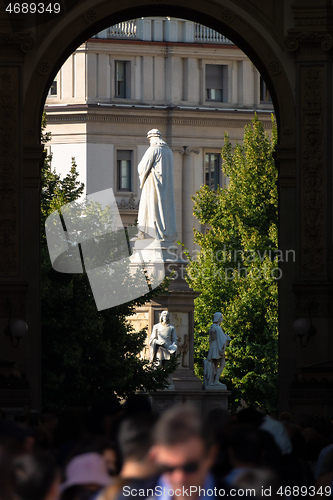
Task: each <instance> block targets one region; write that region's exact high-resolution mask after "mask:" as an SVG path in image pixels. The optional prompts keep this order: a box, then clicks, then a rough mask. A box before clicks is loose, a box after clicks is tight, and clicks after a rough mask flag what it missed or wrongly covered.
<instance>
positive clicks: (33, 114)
mask: <svg viewBox="0 0 333 500" xmlns="http://www.w3.org/2000/svg"><path fill="white" fill-rule="evenodd" d="M119 5H121V8H120V7H119ZM230 5H231V3H230V2H229V1H227V0H224V1H220V2H215V3H212V2H211V1H208V0H200V1H193V0H192V1H191V0H180V1H178V0H177V1H176V0H173V1H164V2H162V1H159V0H157V1H155V2H144V1H140V2H138V1H136V0H124V1H123V2H121V4H119V3H118V2H117V4H116V3H115V2H106V1H104V2H100V3H99V4H98V5H96V4H95V2H94V1H93V0H90V1H88V2H85V9H83V8H82V6H79V7H75V8H74V9H72V10H70V11H69V12H68V13H66V14H64V15H63V16H62V17H61V20H59V21H57V20H55V21H53V23H52V27H51V29H48V31H47V32H44V33H42V30H39V33H38V35H39V40H38V41H37V44H38V45H37V46H36V52H37V54H35V57H34V61H33V64H31V65H29V66H26V67H25V73H27V72H29V75H27V74H25V76H26V78H25V81H26V82H29V83H28V87H27V92H26V94H25V95H26V98H25V102H24V117H25V120H24V142H25V144H26V146H28V147H29V146H32V144H33V143H34V144H35V145H36V140H37V141H39V135H40V134H39V127H40V120H41V114H42V111H43V107H44V103H45V99H46V95H47V91H48V88H49V87H50V84H51V82H52V80H53V78H54V76H55V74H56V73H57V72H58V70H59V69H60V67H61V65H62V64H63V63H64V61H65V60H66V59H67V58H68V57H69V56H70V54H71V53H72V52H73V51H74V50H75V49H76V48H77V47H78V46H79V45H80V44H81V43H83V42H84V41H85V40H87V39H88V38H89V37H91V36H92V35H94V34H95V33H97V32H98V31H100V30H102V29H105V28H106V27H108V26H110V25H112V24H115V23H118V22H120V21H124V20H128V19H133V18H136V17H144V16H155V15H156V16H166V15H171V16H173V17H180V18H185V19H189V20H193V21H196V22H200V23H201V24H205V25H207V26H209V27H211V28H213V29H215V30H216V31H219V32H221V33H223V34H224V35H225V36H227V37H229V38H230V39H231V40H232V41H233V42H234V43H236V44H237V45H238V46H239V47H240V48H241V49H242V50H243V51H244V52H245V53H246V55H247V56H248V57H249V58H250V59H251V60H252V61H253V63H254V64H255V65H256V67H257V68H258V70H259V71H260V73H261V74H262V75H263V77H264V79H265V80H266V82H267V84H268V87H269V89H270V92H271V95H272V99H273V103H274V109H275V113H276V116H277V122H278V131H279V144H280V145H281V144H284V145H287V144H290V145H291V144H292V142H293V139H294V137H295V99H294V95H293V92H292V88H293V81H292V80H293V78H294V66H293V61H292V58H291V57H290V55H289V54H286V53H285V52H284V51H283V48H281V47H282V46H283V40H281V43H280V45H279V44H278V43H277V42H276V40H275V39H274V38H273V36H272V34H271V33H269V31H268V29H266V28H265V26H263V25H262V24H260V22H259V21H258V20H256V19H254V18H253V16H252V15H251V14H249V13H248V12H246V11H245V10H244V9H243V8H240V7H239V6H237V5H235V4H232V5H231V7H230ZM31 55H32V54H31ZM36 55H37V57H36ZM290 80H291V81H290ZM286 130H288V133H287V134H284V131H286Z"/></svg>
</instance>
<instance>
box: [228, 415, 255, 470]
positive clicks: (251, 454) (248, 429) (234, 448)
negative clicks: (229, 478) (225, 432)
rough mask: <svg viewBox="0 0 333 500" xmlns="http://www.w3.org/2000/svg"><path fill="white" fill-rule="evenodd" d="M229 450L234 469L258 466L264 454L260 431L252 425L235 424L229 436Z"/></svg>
mask: <svg viewBox="0 0 333 500" xmlns="http://www.w3.org/2000/svg"><path fill="white" fill-rule="evenodd" d="M228 449H229V458H230V462H231V464H232V465H233V467H244V466H246V467H254V466H258V465H259V464H260V463H261V460H262V458H263V454H264V441H263V437H262V435H261V432H260V430H259V429H258V428H257V427H256V426H254V425H251V424H235V425H234V426H233V428H232V430H231V433H230V436H229V448H228Z"/></svg>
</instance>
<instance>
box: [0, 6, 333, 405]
mask: <svg viewBox="0 0 333 500" xmlns="http://www.w3.org/2000/svg"><path fill="white" fill-rule="evenodd" d="M62 3H63V6H64V11H65V12H64V13H63V14H62V15H61V17H59V18H57V17H56V16H54V17H53V19H52V21H50V22H49V23H47V24H43V25H42V24H41V25H39V26H37V27H36V28H31V29H30V30H28V31H24V32H20V31H19V30H18V32H17V33H15V32H14V31H13V27H15V22H14V21H12V23H11V25H10V24H9V23H8V30H9V33H10V35H9V36H7V35H6V36H3V37H2V38H1V39H0V42H1V43H2V44H3V45H7V46H8V45H10V47H11V52H10V53H9V54H8V56H7V58H6V57H4V59H3V67H2V69H1V70H0V78H1V79H0V81H1V82H2V83H1V86H0V97H1V98H2V99H9V98H10V100H11V101H10V102H11V105H12V107H13V113H12V116H11V117H9V118H8V120H9V124H10V126H9V127H8V128H7V130H6V133H7V136H8V134H9V136H10V139H9V140H10V143H11V144H12V149H13V150H15V151H18V152H19V153H17V154H13V155H11V157H10V159H11V162H12V165H13V167H12V168H13V171H15V172H16V174H17V175H16V177H15V179H14V178H13V179H12V180H11V182H12V186H13V190H12V191H11V194H12V198H11V203H12V204H13V207H15V214H16V220H17V230H16V233H15V238H14V239H13V237H12V236H11V237H10V241H12V240H13V241H12V243H11V249H12V250H11V251H9V250H6V252H7V253H5V254H4V258H5V261H4V262H5V263H4V265H3V273H2V274H3V278H2V282H3V293H2V295H3V297H5V294H6V293H7V294H8V287H9V286H12V291H11V294H12V296H13V297H14V298H15V300H16V301H17V303H18V304H19V305H18V311H19V310H21V314H24V315H25V317H26V320H27V322H28V323H29V325H30V327H32V331H33V333H32V334H31V339H30V343H28V342H27V343H26V346H25V352H24V354H22V356H23V358H25V360H26V363H27V367H28V375H29V379H30V382H31V386H32V390H33V406H34V407H38V404H39V367H38V364H36V362H35V361H34V360H36V359H40V349H39V344H40V334H39V285H38V268H39V259H38V249H39V231H38V227H37V224H36V220H38V213H39V193H38V182H39V166H40V161H41V155H42V150H41V147H40V145H39V134H40V131H39V127H40V117H41V112H42V107H43V105H44V101H45V97H46V93H47V89H48V87H49V85H50V83H51V81H52V78H53V76H54V75H55V73H56V72H57V70H58V69H59V67H60V65H61V64H62V62H63V61H64V60H65V59H66V58H67V57H68V56H69V54H70V53H71V52H73V50H74V49H75V48H76V47H77V46H78V45H79V44H80V43H82V42H83V41H84V40H85V39H87V38H88V37H89V36H91V35H92V34H94V33H96V32H97V31H99V30H101V29H103V28H105V27H106V26H107V25H111V24H114V23H116V22H119V21H121V20H126V19H130V18H134V17H140V16H144V15H172V16H175V17H182V18H187V19H191V20H194V21H196V20H197V21H199V22H200V23H204V24H206V25H208V26H210V27H212V28H214V29H215V30H217V31H220V32H223V34H225V35H226V36H227V37H229V38H230V39H231V40H233V41H234V42H235V43H236V44H237V45H238V46H239V47H240V48H241V49H242V50H243V51H244V52H245V53H246V54H247V55H248V56H249V57H250V58H251V59H252V61H253V62H254V63H255V64H256V66H257V68H258V69H259V71H260V72H261V73H262V74H263V76H264V78H265V80H266V81H267V83H268V84H269V87H270V91H271V93H272V96H273V101H274V106H275V111H276V114H277V119H278V129H279V139H278V148H277V163H278V167H279V189H280V249H281V250H282V252H285V251H286V250H288V249H295V250H296V255H297V259H298V260H297V262H282V263H281V269H282V271H283V279H282V280H281V282H280V390H279V394H280V409H288V408H289V403H288V390H289V387H290V385H291V383H292V380H293V378H294V375H295V371H296V368H297V366H301V365H302V363H303V364H304V363H307V362H309V360H311V359H312V358H311V355H312V354H311V348H310V350H309V349H308V348H307V349H305V350H303V351H302V350H300V349H299V347H298V345H297V344H296V342H295V339H294V336H293V333H292V330H291V325H292V322H293V320H294V319H295V315H296V314H299V315H302V314H303V315H305V314H306V310H307V307H308V302H309V300H310V299H309V297H310V296H311V297H312V298H311V301H312V302H311V303H313V296H316V297H317V299H318V298H319V297H321V296H323V295H324V296H325V307H324V310H321V311H320V310H317V312H316V311H314V312H313V315H314V316H315V315H317V316H318V317H320V324H321V325H322V327H323V329H324V330H325V331H326V332H328V326H329V320H328V309H329V304H328V302H327V300H326V299H327V297H328V296H329V292H330V289H331V282H330V279H331V276H330V274H329V273H330V272H331V271H330V269H331V268H330V262H329V253H328V252H327V248H328V244H329V248H331V246H330V241H331V232H332V230H331V229H330V217H326V216H325V215H324V212H325V210H326V211H329V210H330V208H331V198H332V197H331V192H330V191H329V190H328V189H327V190H326V191H325V189H324V185H325V182H326V181H327V180H329V178H330V177H329V174H328V172H327V171H325V169H324V166H323V162H324V161H327V164H329V165H330V160H331V152H330V151H329V149H328V147H327V145H328V144H329V141H328V138H329V132H330V131H331V129H332V126H331V124H330V122H329V119H328V115H327V114H325V106H324V104H326V108H327V106H330V105H331V99H330V97H329V96H330V92H331V87H330V85H331V83H330V78H329V64H331V63H330V62H329V53H330V50H331V46H332V37H331V35H330V33H328V32H326V31H325V27H324V25H325V19H326V16H328V15H329V12H328V11H327V12H326V10H321V11H320V8H319V7H320V6H319V5H318V6H317V7H312V8H309V7H308V8H303V6H302V3H303V2H302V0H298V2H296V4H297V5H296V6H294V12H292V3H294V2H292V0H288V1H287V2H285V6H284V10H282V8H281V2H280V1H279V0H274V1H273V2H270V3H269V5H268V2H266V4H267V5H266V4H265V5H264V4H263V2H261V1H260V0H251V1H248V0H238V1H237V2H236V1H235V2H231V1H230V0H217V1H216V2H214V3H213V2H211V1H208V0H194V1H193V0H180V1H179V0H177V1H176V0H150V1H149V0H148V1H144V0H142V1H140V2H138V1H136V0H124V1H123V2H122V3H121V6H119V4H118V3H117V4H116V3H114V2H109V1H106V0H105V1H100V2H95V0H89V1H87V2H85V3H84V5H75V2H73V1H70V0H68V1H66V2H65V1H64V2H62ZM319 3H320V4H321V3H323V4H324V3H325V1H324V0H321V2H319ZM316 8H317V10H318V12H317V11H316V12H317V14H316V15H315V18H316V19H317V21H316V23H315V24H314V25H313V26H312V25H311V22H312V21H311V19H312V18H313V15H314V10H316ZM311 16H312V17H311ZM319 18H320V21H319V22H318V19H319ZM18 22H19V21H18ZM313 23H314V21H313ZM318 24H319V25H320V28H317V27H316V26H318ZM288 29H289V30H288ZM302 33H303V34H302ZM304 33H305V34H304ZM298 59H299V62H298ZM6 65H7V66H6ZM324 84H325V85H324ZM318 95H319V100H320V99H321V102H320V103H318ZM311 113H312V115H311ZM313 113H315V115H316V134H315V135H313V134H312V135H311V134H310V132H309V125H310V119H311V116H312V117H313V116H314V115H313ZM7 116H8V115H7ZM324 126H325V127H326V129H325V132H324ZM5 127H6V124H5V119H4V117H3V119H2V132H3V137H4V133H5ZM326 130H327V131H326ZM319 136H320V137H321V139H320V138H319V139H318V137H319ZM7 142H8V141H7ZM0 144H2V152H3V153H4V152H5V141H4V140H2V142H0ZM296 145H297V147H296ZM313 147H315V148H317V150H318V151H317V153H316V158H317V160H316V159H315V158H314V159H313V156H311V155H312V150H311V148H312V149H313ZM318 155H319V156H318ZM309 158H312V159H313V161H312V162H311V161H310V160H309ZM313 165H314V166H313ZM301 167H302V168H303V170H301ZM302 172H303V173H302ZM311 179H312V181H313V182H314V185H315V196H314V197H312V199H311V200H312V201H311V202H310V203H309V202H307V201H306V198H307V194H308V193H309V186H310V184H311V182H312V181H311ZM309 183H310V184H309ZM18 193H19V197H18ZM321 195H323V196H324V204H320V202H319V201H318V200H319V199H320V196H321ZM329 213H330V212H329ZM305 214H306V216H305ZM0 222H2V224H3V227H4V234H6V233H7V235H8V236H9V235H10V234H12V231H11V228H10V225H6V224H4V221H0ZM318 235H319V241H320V243H319V246H318V244H317V246H316V244H315V241H316V240H317V239H318V238H317V236H318ZM318 252H319V254H318ZM313 266H314V268H313ZM6 269H9V270H10V272H9V274H8V273H7V274H6ZM309 280H310V281H311V282H313V281H315V282H316V283H317V284H318V285H319V286H317V288H314V286H313V284H311V285H310V284H309ZM296 282H297V286H296ZM293 287H294V290H296V295H297V297H298V298H299V300H298V305H296V303H295V298H294V294H293ZM306 287H307V288H306ZM309 287H310V288H309ZM325 287H326V288H325ZM317 301H318V300H317ZM317 309H318V308H317ZM3 310H4V308H3ZM2 316H5V313H4V312H3V314H2ZM328 344H329V341H328V340H327V333H326V336H325V345H326V347H327V346H328ZM325 356H326V357H325ZM315 360H316V361H317V362H319V361H320V360H322V361H325V360H327V354H326V355H325V349H324V351H323V350H322V349H320V348H315Z"/></svg>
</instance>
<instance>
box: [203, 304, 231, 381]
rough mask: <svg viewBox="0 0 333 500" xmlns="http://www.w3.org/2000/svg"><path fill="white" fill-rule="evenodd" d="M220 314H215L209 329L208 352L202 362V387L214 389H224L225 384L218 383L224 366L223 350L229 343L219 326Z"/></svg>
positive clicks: (228, 338) (227, 337)
mask: <svg viewBox="0 0 333 500" xmlns="http://www.w3.org/2000/svg"><path fill="white" fill-rule="evenodd" d="M222 319H223V317H222V313H220V312H216V313H215V314H214V318H213V324H212V325H211V327H210V329H209V332H208V333H209V351H208V355H207V359H205V361H204V386H205V389H207V388H214V389H226V386H225V384H222V383H221V382H220V381H219V378H220V376H221V374H222V371H223V369H224V366H225V348H226V346H227V345H228V344H229V342H230V340H231V339H230V337H229V335H227V334H225V333H224V332H223V330H222V328H221V326H220V324H221V322H222Z"/></svg>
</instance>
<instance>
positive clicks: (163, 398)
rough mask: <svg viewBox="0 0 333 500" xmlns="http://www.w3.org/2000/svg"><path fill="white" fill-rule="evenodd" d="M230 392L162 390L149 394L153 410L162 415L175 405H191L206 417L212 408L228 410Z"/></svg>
mask: <svg viewBox="0 0 333 500" xmlns="http://www.w3.org/2000/svg"><path fill="white" fill-rule="evenodd" d="M230 394H231V392H230V391H227V390H225V391H207V390H206V391H205V390H203V389H201V390H185V391H184V390H183V391H182V390H177V389H175V390H164V391H156V392H154V393H151V394H149V395H148V396H149V399H150V401H151V404H152V407H153V410H154V411H156V412H157V413H162V412H163V411H164V410H167V409H168V408H171V407H172V406H175V405H181V404H191V405H193V406H195V407H196V408H198V410H199V411H200V412H201V414H202V415H203V416H206V415H207V414H208V413H209V412H210V411H211V410H214V408H223V409H224V410H227V409H228V396H229V395H230Z"/></svg>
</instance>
